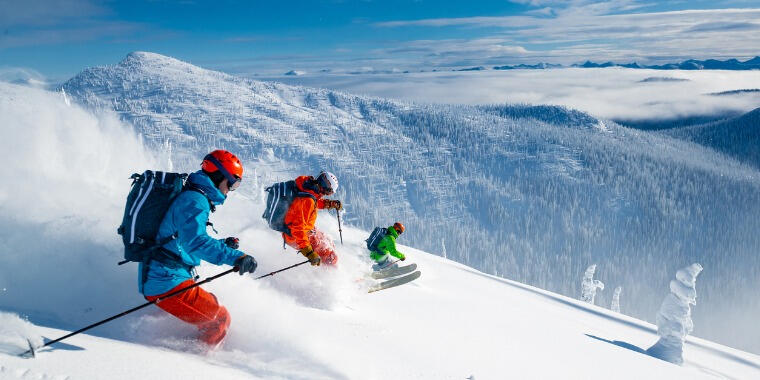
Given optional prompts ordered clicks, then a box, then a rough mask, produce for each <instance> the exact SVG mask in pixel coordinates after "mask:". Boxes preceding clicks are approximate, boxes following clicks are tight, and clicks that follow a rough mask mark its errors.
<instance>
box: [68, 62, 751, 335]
mask: <svg viewBox="0 0 760 380" xmlns="http://www.w3.org/2000/svg"><path fill="white" fill-rule="evenodd" d="M63 88H64V89H65V90H66V92H67V93H68V94H70V95H71V96H72V97H73V98H74V99H76V100H77V101H79V102H81V103H82V104H84V105H86V106H89V107H93V108H99V107H101V108H107V109H113V110H115V111H116V112H117V113H118V114H119V115H120V116H121V118H122V119H123V120H125V121H127V122H129V123H130V124H132V125H133V126H134V127H135V128H136V130H137V131H138V132H139V133H141V134H142V135H143V137H144V138H145V140H146V143H148V144H149V145H151V146H153V147H158V148H160V147H162V146H166V145H167V144H168V145H170V146H171V147H172V149H171V151H172V162H173V163H174V166H175V167H177V168H181V169H182V170H189V169H190V168H194V167H195V165H196V163H197V160H198V157H202V155H203V154H205V153H206V152H207V151H209V150H210V149H212V148H217V147H223V148H225V149H229V150H232V151H234V152H236V154H238V155H239V156H240V157H241V159H242V160H243V162H244V164H245V165H246V166H247V167H251V168H252V169H250V170H251V172H252V173H254V174H253V175H251V177H252V178H251V179H248V178H247V179H246V180H245V181H244V183H243V186H242V187H241V191H243V192H244V193H247V194H249V195H251V196H252V197H254V198H257V197H258V199H260V196H261V189H262V188H263V187H264V186H267V185H268V184H270V183H272V182H275V181H281V180H284V179H288V178H293V177H294V176H295V175H297V174H304V173H307V174H308V173H312V174H313V173H317V172H318V171H319V170H320V169H322V168H329V169H330V170H331V171H333V172H335V173H336V174H337V175H338V178H339V179H340V181H341V189H342V190H341V194H339V196H340V197H342V199H343V200H344V204H345V205H346V206H347V212H346V214H345V221H346V222H347V223H349V224H353V225H356V226H358V227H361V228H363V229H365V230H371V229H372V227H375V226H378V225H380V226H382V225H387V224H389V223H392V222H393V221H395V220H402V221H404V222H405V224H406V225H407V233H405V235H404V239H405V241H406V242H407V243H408V244H409V245H412V246H417V247H420V248H422V249H425V250H427V251H429V252H436V251H439V250H442V248H443V246H445V247H446V252H447V257H449V258H451V259H454V260H456V261H459V262H462V263H465V264H468V265H471V266H473V267H475V268H477V269H479V270H483V271H485V272H487V273H492V274H494V273H498V274H499V275H500V276H505V277H508V278H512V279H515V280H518V281H521V282H525V283H528V284H530V285H535V286H539V287H542V288H545V289H549V290H552V291H557V292H559V293H561V294H566V295H572V294H576V293H577V290H578V284H577V280H578V279H579V278H580V277H579V276H580V273H582V272H583V270H584V269H585V267H586V266H588V264H589V262H597V263H600V267H604V268H605V269H604V270H603V271H601V272H600V273H601V274H600V276H602V277H601V278H602V280H604V281H605V282H606V281H608V280H612V281H614V282H619V283H621V284H623V286H624V288H626V289H630V291H632V292H635V293H636V294H641V295H648V294H652V293H653V292H655V291H657V290H656V289H655V288H656V287H655V286H654V283H656V282H657V281H667V280H668V279H669V274H668V271H667V269H666V268H668V267H671V266H682V265H683V264H682V263H681V261H682V260H694V261H699V262H701V263H702V264H703V265H705V267H706V268H712V269H711V271H708V270H706V272H705V273H712V275H708V276H705V278H706V279H705V283H707V284H713V285H715V286H712V287H711V288H709V289H708V290H707V291H705V294H704V296H703V297H704V298H702V302H704V303H705V304H706V305H711V306H712V307H711V308H714V309H716V310H718V309H723V310H725V309H730V307H729V306H728V305H729V304H731V303H736V302H739V303H741V302H745V303H751V302H752V301H749V300H748V299H749V298H747V297H752V295H751V294H749V293H737V295H736V297H737V298H732V299H722V297H721V294H722V293H721V291H718V290H717V289H718V288H719V287H718V286H717V285H716V284H717V283H718V282H717V281H719V280H720V281H721V282H720V283H721V286H722V288H723V289H734V290H736V291H737V292H738V290H739V289H746V288H747V284H746V283H745V282H742V281H740V278H741V277H740V276H736V275H735V274H736V273H752V272H751V271H753V270H756V268H757V266H758V265H760V264H759V263H758V262H757V259H756V258H755V256H754V247H757V246H759V245H760V243H759V242H758V241H756V239H752V238H749V239H747V238H746V236H755V235H753V234H751V233H750V232H749V231H754V230H755V228H756V227H758V226H757V221H756V220H755V219H756V218H754V216H753V215H754V214H753V212H760V210H755V209H756V208H757V207H758V206H757V205H760V199H758V193H759V192H758V188H760V180H759V179H758V172H757V171H756V170H754V169H750V168H747V167H745V166H743V165H741V164H739V163H736V162H735V161H733V160H729V159H726V158H723V157H721V156H718V155H715V154H714V153H711V152H712V151H711V150H708V149H706V148H703V147H701V146H698V145H696V144H693V143H689V142H683V141H679V140H676V139H673V138H670V137H667V136H660V135H655V134H649V133H644V132H640V131H635V130H630V129H627V128H624V127H621V126H619V125H617V124H616V123H614V122H609V121H604V120H600V119H597V118H594V117H593V116H590V115H588V114H585V113H582V112H578V111H574V110H569V109H566V108H563V107H554V106H530V105H495V106H489V107H476V106H458V105H433V104H413V103H404V102H396V101H389V100H385V99H380V98H371V97H362V96H354V95H350V94H345V93H341V92H336V91H329V90H324V89H312V88H304V87H298V86H287V85H283V84H279V83H275V82H260V81H254V80H250V79H243V78H237V77H233V76H230V75H227V74H223V73H218V72H213V71H209V70H205V69H202V68H198V67H195V66H192V65H190V64H188V63H184V62H181V61H178V60H175V59H171V58H168V57H164V56H161V55H158V54H153V53H135V54H132V55H130V56H128V58H127V59H125V61H123V62H122V64H118V65H114V66H108V67H101V68H91V69H87V70H85V71H83V72H82V73H81V74H80V75H78V76H76V77H74V78H72V79H71V80H70V81H68V82H67V83H66V84H65V85H64V86H63ZM652 147H656V149H653V148H652ZM247 170H248V169H247ZM704 194H711V196H710V197H705V196H704ZM747 205H749V206H747ZM251 218H258V216H257V215H253V216H251ZM705 231H708V232H707V233H705ZM737 242H738V243H737ZM725 246H731V247H733V248H732V249H733V252H732V255H733V257H734V260H721V259H720V257H721V256H720V255H719V254H718V252H722V250H723V248H722V247H725ZM632 260H636V261H637V262H642V263H647V264H646V265H643V266H638V265H637V266H634V267H633V268H635V270H632V269H631V268H632V267H631V262H632ZM602 263H604V264H602ZM658 263H660V264H662V265H659V264H658ZM711 276H715V277H711ZM750 281H751V280H750ZM758 285H759V286H760V284H758ZM605 297H607V295H605V294H602V295H600V298H601V299H602V300H604V299H605ZM604 302H606V301H604ZM634 303H635V304H633V305H631V309H630V310H631V314H632V315H634V316H638V317H642V318H649V319H651V318H652V316H653V315H654V312H653V309H656V308H657V307H658V306H659V300H654V301H653V300H652V299H651V298H648V297H646V296H642V297H640V299H637V300H636V301H634ZM700 318H703V320H701V321H697V326H698V328H700V327H701V328H703V329H704V331H705V335H704V336H708V337H711V336H717V335H718V331H719V330H720V323H718V322H717V321H718V320H719V319H720V316H719V315H717V314H709V313H706V315H701V316H700ZM739 318H741V317H739ZM711 328H713V329H714V331H713V330H710V329H711ZM720 331H721V334H728V333H727V332H725V331H722V330H720ZM711 334H712V335H711ZM738 335H741V336H736V337H733V338H732V339H734V340H739V341H741V339H750V338H749V337H747V336H746V334H738ZM756 341H758V340H755V342H756ZM742 342H744V343H735V345H737V346H739V347H743V345H744V346H746V345H747V344H748V343H746V341H742Z"/></svg>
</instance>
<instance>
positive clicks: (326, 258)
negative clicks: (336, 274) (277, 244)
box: [282, 228, 338, 265]
mask: <svg viewBox="0 0 760 380" xmlns="http://www.w3.org/2000/svg"><path fill="white" fill-rule="evenodd" d="M282 237H283V238H284V239H285V243H287V244H288V245H289V246H291V247H293V248H295V249H296V250H298V249H300V248H298V242H297V241H295V239H294V238H293V237H291V236H290V235H288V234H286V233H284V232H283V233H282ZM309 244H311V248H312V249H313V250H314V252H316V253H317V255H319V257H320V259H322V264H327V265H335V264H337V263H338V255H336V254H335V243H333V241H332V239H330V237H329V236H327V235H326V234H325V233H324V232H322V231H320V230H318V229H316V228H315V229H314V230H312V231H309Z"/></svg>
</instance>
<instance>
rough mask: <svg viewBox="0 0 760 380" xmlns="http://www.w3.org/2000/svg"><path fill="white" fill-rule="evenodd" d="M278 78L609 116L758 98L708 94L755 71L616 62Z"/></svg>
mask: <svg viewBox="0 0 760 380" xmlns="http://www.w3.org/2000/svg"><path fill="white" fill-rule="evenodd" d="M589 49H590V50H591V49H592V48H589ZM649 77H676V78H684V79H688V81H683V82H647V83H642V82H641V80H643V79H645V78H649ZM278 80H279V79H278ZM283 81H284V82H286V83H290V84H303V85H307V86H314V87H326V88H332V89H337V90H342V91H347V92H351V93H360V94H369V95H374V96H380V97H385V98H393V99H400V100H407V101H415V102H424V103H430V102H432V103H463V104H494V103H505V102H507V103H531V104H559V105H564V106H568V107H571V108H575V109H579V110H582V111H586V112H589V113H591V114H593V115H595V116H598V117H604V118H611V119H650V118H672V117H680V116H689V115H706V114H712V113H718V112H725V111H736V112H746V111H750V110H752V109H754V108H757V107H758V106H760V97H758V95H756V94H746V95H739V96H711V95H707V94H709V93H715V92H721V91H728V90H736V89H743V88H760V71H707V70H706V71H679V70H674V71H670V70H668V71H662V70H640V69H622V68H611V69H557V70H508V71H481V72H450V71H446V72H437V73H432V72H427V73H414V74H405V75H401V74H399V75H345V76H343V75H329V76H319V75H315V76H308V77H300V78H297V79H293V80H283Z"/></svg>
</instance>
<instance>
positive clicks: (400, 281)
mask: <svg viewBox="0 0 760 380" xmlns="http://www.w3.org/2000/svg"><path fill="white" fill-rule="evenodd" d="M420 275H422V273H420V271H416V272H414V273H412V274H408V275H406V276H402V277H396V278H394V279H392V280H388V281H383V282H381V283H379V284H375V285H373V286H370V287H369V290H368V291H367V293H373V292H376V291H378V290H383V289H388V288H393V287H396V286H399V285H404V284H406V283H409V282H412V281H414V280H416V279H418V278H420Z"/></svg>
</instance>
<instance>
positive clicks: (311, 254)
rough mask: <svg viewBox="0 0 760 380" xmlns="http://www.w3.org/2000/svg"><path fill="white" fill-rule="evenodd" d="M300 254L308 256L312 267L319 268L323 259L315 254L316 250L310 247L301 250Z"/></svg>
mask: <svg viewBox="0 0 760 380" xmlns="http://www.w3.org/2000/svg"><path fill="white" fill-rule="evenodd" d="M298 252H301V254H302V255H304V256H306V258H307V259H309V262H310V263H311V265H312V266H319V264H320V263H321V262H322V259H321V258H320V257H319V255H318V254H317V253H316V252H314V249H313V248H311V246H310V245H307V246H306V247H303V248H301V249H299V250H298Z"/></svg>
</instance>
